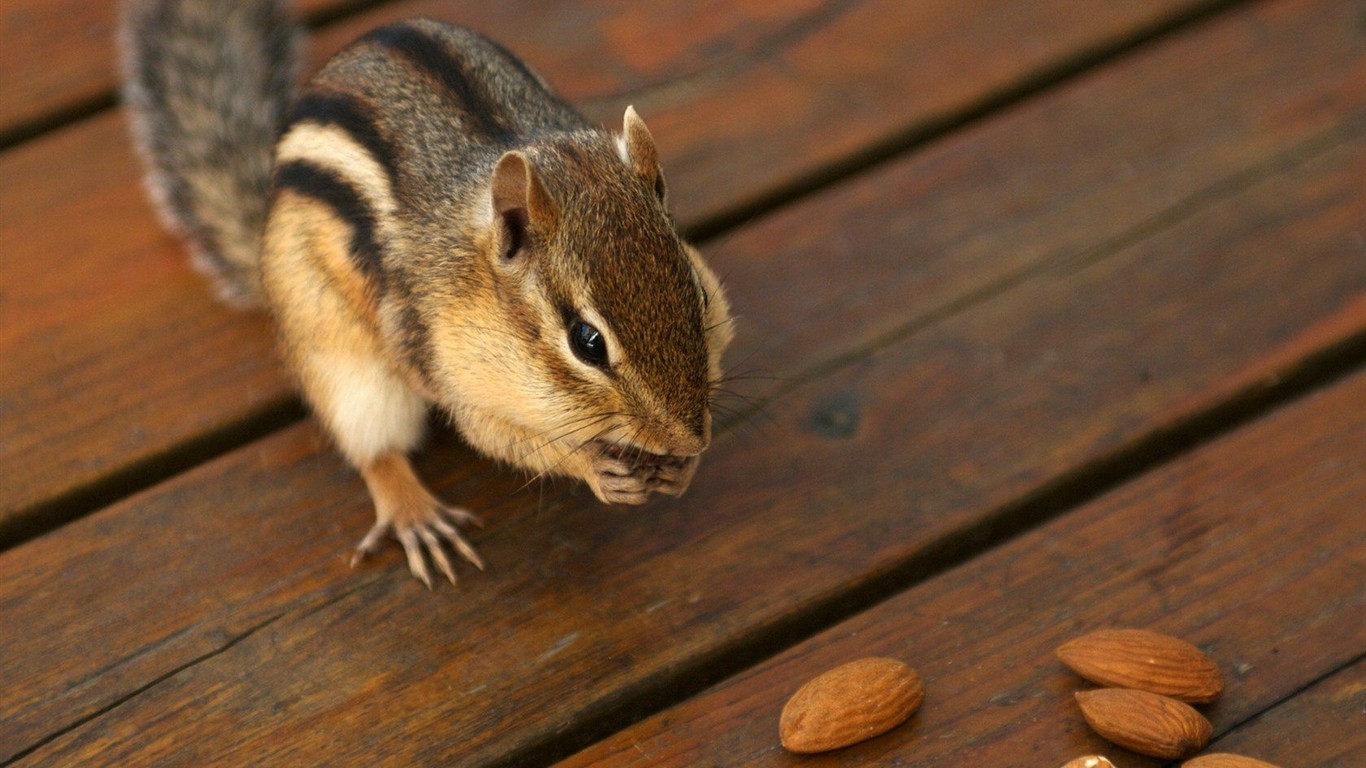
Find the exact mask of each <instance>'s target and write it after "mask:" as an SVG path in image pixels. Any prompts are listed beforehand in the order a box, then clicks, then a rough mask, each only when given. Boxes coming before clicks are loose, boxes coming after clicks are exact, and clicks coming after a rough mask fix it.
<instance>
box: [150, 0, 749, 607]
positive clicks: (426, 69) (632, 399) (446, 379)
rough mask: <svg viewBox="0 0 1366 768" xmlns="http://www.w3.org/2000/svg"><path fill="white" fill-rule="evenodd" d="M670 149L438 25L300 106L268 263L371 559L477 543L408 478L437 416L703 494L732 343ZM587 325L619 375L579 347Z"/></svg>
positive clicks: (380, 47) (487, 441)
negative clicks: (384, 543)
mask: <svg viewBox="0 0 1366 768" xmlns="http://www.w3.org/2000/svg"><path fill="white" fill-rule="evenodd" d="M210 1H211V0H182V3H183V4H185V5H193V4H197V3H206V2H210ZM144 33H146V31H145V30H144ZM182 98H185V97H184V96H182ZM658 157H659V155H658V151H657V149H656V148H655V144H654V139H653V137H652V136H651V135H650V133H649V130H648V129H647V128H646V127H645V124H644V122H643V121H641V120H640V118H639V116H637V115H636V114H635V112H634V111H633V110H630V109H628V110H627V113H626V117H625V120H624V124H623V133H622V134H621V135H620V136H615V135H613V134H609V133H607V132H605V131H602V130H599V129H595V128H592V127H590V126H589V125H588V124H587V123H586V121H585V120H584V119H583V118H582V117H580V116H579V115H578V114H577V113H576V112H574V111H573V110H572V109H571V108H570V107H568V106H567V105H566V104H565V103H564V102H563V101H561V100H560V99H559V98H558V97H556V96H554V95H553V94H551V93H550V92H549V91H548V90H547V88H546V86H545V84H544V81H542V80H541V79H540V78H539V77H537V76H536V75H535V74H534V73H532V72H531V71H530V70H529V69H527V67H526V66H525V65H524V64H522V63H521V62H520V61H518V60H517V59H515V58H514V57H512V56H511V54H508V53H507V52H506V51H504V50H503V49H502V48H500V47H498V46H497V45H496V44H494V43H492V42H490V41H488V40H486V39H485V38H482V37H480V36H479V35H477V34H475V33H472V32H470V31H468V30H464V29H460V28H458V27H453V26H449V25H445V24H440V23H438V22H433V21H427V20H417V21H411V22H404V23H401V24H396V25H391V26H389V27H384V28H382V29H379V30H376V31H375V32H372V33H370V34H368V35H366V36H365V37H363V38H361V39H360V40H359V41H357V42H356V43H355V44H353V45H352V46H350V47H348V48H347V49H346V50H344V51H343V52H341V53H340V54H338V55H337V56H336V57H334V58H333V59H332V61H331V62H329V63H328V65H327V66H326V67H324V68H323V70H322V71H321V72H320V73H319V74H318V75H317V76H315V77H314V78H313V80H312V81H310V82H309V83H308V84H307V85H306V86H305V87H304V89H303V90H302V91H301V92H300V94H299V97H298V98H297V100H296V101H295V106H294V107H293V109H292V111H291V113H290V117H289V119H288V120H287V122H286V125H285V128H284V131H283V133H282V136H281V139H280V141H279V143H278V145H277V147H276V150H275V162H274V180H273V183H272V191H271V195H270V205H269V213H268V217H267V219H266V224H265V229H264V233H263V238H262V240H261V243H262V246H263V247H262V248H261V249H260V258H259V266H258V267H257V269H259V281H260V284H261V286H262V287H263V289H264V295H265V296H266V298H267V301H268V304H269V306H270V307H271V309H272V311H273V313H274V315H275V317H276V320H277V324H278V327H279V332H280V338H281V344H282V347H283V349H284V353H285V359H286V361H287V363H288V364H289V367H290V368H291V370H293V371H294V372H295V373H296V374H297V376H298V379H299V382H300V385H301V388H302V390H303V392H304V395H305V397H306V398H307V400H308V401H309V403H310V404H311V405H312V406H313V408H314V410H315V411H316V412H317V413H318V415H319V417H320V419H321V420H322V422H323V423H324V424H325V425H326V426H327V428H328V430H329V431H330V432H331V433H332V434H333V436H334V437H335V438H336V442H337V444H338V446H339V447H340V449H341V450H342V452H343V453H344V454H346V456H347V457H348V458H349V459H350V460H351V461H352V462H353V463H354V464H355V465H356V466H357V467H359V468H360V469H361V471H362V473H363V474H364V475H365V477H366V479H367V482H369V484H370V487H371V491H372V494H373V495H374V496H375V500H376V505H377V520H378V522H377V523H376V527H375V529H373V530H372V531H371V534H370V535H368V536H367V537H366V539H365V540H364V541H363V542H362V545H361V551H362V552H365V551H369V550H371V549H372V548H373V547H374V546H375V544H376V540H377V538H378V536H379V535H380V534H382V533H385V532H392V533H393V534H394V535H395V536H396V537H397V538H399V539H400V541H401V542H402V543H403V544H404V546H405V549H408V550H409V557H410V563H413V562H414V560H413V558H414V557H415V554H414V549H415V548H416V549H418V550H422V549H425V550H426V551H427V553H428V556H429V557H432V558H433V559H434V560H435V559H436V557H437V553H436V552H434V551H432V547H433V546H435V545H434V544H433V543H432V539H435V540H436V541H437V542H438V543H439V542H440V541H446V542H450V543H452V544H453V545H454V546H456V547H457V548H460V549H461V551H462V553H465V552H466V550H467V549H468V545H467V544H465V543H464V541H463V539H461V538H460V537H459V536H458V534H455V533H454V531H453V529H451V528H450V526H449V524H448V523H447V522H445V521H447V519H448V518H460V519H465V517H462V516H465V515H466V513H463V512H460V511H458V510H451V509H447V508H444V507H442V506H441V505H440V504H439V502H437V501H436V500H435V499H434V497H432V496H431V495H430V494H429V493H427V492H426V491H425V489H423V488H422V487H421V484H420V483H419V481H418V480H417V479H416V476H415V475H413V473H412V471H411V468H410V467H409V465H408V463H407V458H406V454H407V453H408V452H409V451H411V450H413V449H415V448H416V447H417V445H418V443H419V442H420V440H421V437H422V431H423V425H424V423H425V410H426V407H427V405H428V404H435V405H437V406H438V407H440V408H441V409H442V410H444V411H445V412H446V413H448V414H449V415H450V417H451V419H452V420H453V421H454V423H455V424H456V425H457V426H458V427H459V428H460V430H461V432H462V433H463V434H464V435H465V437H466V438H467V439H468V440H469V441H470V443H471V444H472V445H474V446H475V447H476V448H478V449H479V450H481V451H483V452H484V453H486V454H488V455H490V456H492V457H495V458H497V459H500V460H503V461H506V462H509V463H511V464H514V465H517V466H520V467H523V468H525V469H527V470H529V471H531V472H534V473H538V474H540V473H547V474H559V475H568V476H572V477H578V478H582V479H583V480H584V481H586V482H587V483H588V484H589V486H590V487H591V488H592V489H593V491H594V493H595V494H596V495H597V496H598V497H599V498H601V499H602V500H604V501H608V502H624V503H640V502H643V501H644V500H645V499H646V498H647V497H648V496H649V494H651V493H655V492H659V493H670V494H677V493H682V492H683V490H685V489H686V487H687V485H688V483H689V482H690V480H691V478H692V475H693V472H694V471H695V469H696V466H697V455H698V454H700V453H701V452H702V450H704V449H705V448H706V446H707V444H708V442H709V441H710V427H711V421H710V408H709V405H710V396H711V390H712V386H713V382H714V381H716V380H717V379H718V377H719V375H720V358H721V354H722V351H723V350H724V349H725V347H726V346H727V344H728V343H729V342H730V338H731V334H732V328H731V322H730V315H729V309H728V306H727V303H726V300H725V296H724V294H723V292H722V289H721V286H720V284H719V282H718V281H717V279H716V276H715V275H714V274H713V273H712V272H711V270H709V269H708V268H707V266H706V264H705V263H704V262H703V260H702V258H701V256H700V255H699V254H698V253H697V251H696V250H694V249H693V248H692V247H691V246H689V245H687V244H686V243H685V242H684V241H683V240H682V239H681V238H680V236H679V234H678V232H677V230H676V229H675V226H674V224H673V221H672V218H671V217H670V216H669V214H668V211H667V208H666V206H665V199H666V198H665V186H664V176H663V172H662V170H661V169H660V168H659V161H658ZM579 321H583V322H587V323H589V324H590V325H592V326H594V327H595V328H596V329H597V330H598V331H599V332H600V335H601V338H602V339H605V341H606V349H607V355H608V357H607V362H606V364H605V365H599V364H597V363H591V362H585V361H584V360H582V359H580V357H579V354H578V353H575V352H574V351H573V349H572V345H571V344H570V341H569V333H570V330H571V329H572V328H574V327H575V325H574V324H575V323H577V322H579ZM414 542H416V544H413V543H414ZM438 549H439V547H438ZM470 554H472V551H470ZM443 556H444V555H443ZM467 556H468V555H467ZM421 560H422V558H421V557H417V561H421ZM438 564H439V565H440V563H438ZM444 570H446V569H445V568H443V571H444ZM414 572H415V573H418V575H419V576H423V575H424V574H423V573H419V569H418V568H417V566H416V565H414ZM448 575H451V574H449V573H448ZM424 580H425V578H424Z"/></svg>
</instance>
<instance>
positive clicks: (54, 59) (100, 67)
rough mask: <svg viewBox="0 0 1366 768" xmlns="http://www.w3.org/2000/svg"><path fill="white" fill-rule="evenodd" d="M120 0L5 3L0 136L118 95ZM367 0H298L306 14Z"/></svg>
mask: <svg viewBox="0 0 1366 768" xmlns="http://www.w3.org/2000/svg"><path fill="white" fill-rule="evenodd" d="M120 4H121V3H120V2H119V1H118V0H97V2H91V1H90V0H7V2H5V3H4V4H3V5H0V143H5V142H7V141H11V140H14V139H17V138H22V137H24V136H27V135H29V134H30V133H31V132H33V131H34V130H38V129H39V128H40V127H41V126H43V125H45V124H47V123H50V122H52V121H54V120H60V119H63V118H64V117H65V116H69V115H73V114H75V113H79V112H80V111H82V110H85V109H90V108H97V109H98V108H103V107H104V106H106V105H108V104H110V103H113V99H114V90H115V88H116V84H115V77H116V76H117V72H118V65H117V62H116V60H117V54H116V53H115V50H114V30H115V28H116V25H117V23H118V13H119V6H120ZM362 4H364V0H298V2H297V7H298V9H299V11H300V12H301V13H303V14H304V15H305V16H306V17H309V18H318V17H320V16H332V15H335V14H338V13H344V12H345V11H346V10H348V9H350V8H354V7H356V6H359V5H362Z"/></svg>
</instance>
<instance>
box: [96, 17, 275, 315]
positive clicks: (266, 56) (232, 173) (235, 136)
mask: <svg viewBox="0 0 1366 768" xmlns="http://www.w3.org/2000/svg"><path fill="white" fill-rule="evenodd" d="M299 37H300V35H299V31H298V27H297V26H296V24H295V23H294V21H292V19H291V17H290V14H289V8H288V2H287V1H286V0H131V1H130V2H129V3H128V4H127V5H126V6H125V8H124V13H123V19H122V22H121V25H120V44H121V48H122V54H123V83H124V85H123V96H124V101H125V103H126V104H127V106H128V112H129V115H130V122H131V125H132V131H133V137H134V142H135V143H136V144H137V146H138V149H139V150H140V152H141V153H142V156H143V159H144V160H145V161H146V163H147V166H148V174H147V187H148V189H149V191H150V193H151V196H152V199H153V201H154V202H155V203H156V205H157V207H158V208H159V209H160V212H161V214H162V217H163V219H164V220H165V221H166V224H167V226H168V227H170V228H171V229H172V230H173V231H175V232H176V233H177V234H179V235H180V236H181V237H183V238H184V239H185V240H186V242H187V243H188V245H189V247H190V251H191V253H192V254H193V256H194V260H195V263H196V265H197V266H199V267H201V268H203V269H204V270H205V271H207V272H209V273H210V274H211V275H213V277H214V278H215V281H216V282H217V284H218V287H219V293H220V296H221V297H222V298H223V299H224V300H226V301H228V302H229V303H233V304H238V305H250V304H253V303H256V302H257V300H258V299H259V297H260V291H261V289H260V285H259V282H260V281H259V276H258V268H257V265H258V261H259V253H260V241H261V236H262V233H263V231H264V228H265V222H266V211H267V206H268V204H269V200H268V195H269V187H270V173H271V156H272V152H273V148H274V145H275V140H276V139H277V138H278V134H279V132H280V130H281V127H282V125H283V122H284V115H285V110H286V109H287V107H288V104H289V98H290V93H291V90H292V88H293V83H294V79H295V72H296V68H297V59H298V53H297V52H298V48H299V45H298V40H299Z"/></svg>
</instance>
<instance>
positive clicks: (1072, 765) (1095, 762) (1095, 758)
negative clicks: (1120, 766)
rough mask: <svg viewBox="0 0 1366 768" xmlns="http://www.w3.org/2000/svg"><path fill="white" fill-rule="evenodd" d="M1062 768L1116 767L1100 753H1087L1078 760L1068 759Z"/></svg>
mask: <svg viewBox="0 0 1366 768" xmlns="http://www.w3.org/2000/svg"><path fill="white" fill-rule="evenodd" d="M1062 768H1115V764H1114V763H1112V762H1110V761H1109V760H1106V759H1105V758H1103V757H1101V756H1100V755H1087V756H1086V757H1079V758H1077V759H1076V760H1068V761H1067V763H1066V764H1065V765H1063V767H1062Z"/></svg>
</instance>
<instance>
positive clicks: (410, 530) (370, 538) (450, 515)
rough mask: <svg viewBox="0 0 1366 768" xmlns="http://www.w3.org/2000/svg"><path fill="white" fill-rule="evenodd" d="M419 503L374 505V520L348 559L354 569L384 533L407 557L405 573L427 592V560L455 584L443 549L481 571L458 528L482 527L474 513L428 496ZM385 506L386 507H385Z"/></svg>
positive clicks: (429, 579) (429, 577)
mask: <svg viewBox="0 0 1366 768" xmlns="http://www.w3.org/2000/svg"><path fill="white" fill-rule="evenodd" d="M421 501H422V502H423V503H421V504H408V505H405V506H403V507H401V508H399V509H394V508H393V507H392V506H390V505H377V506H376V512H375V517H376V521H375V524H374V526H373V527H371V528H370V532H369V533H367V534H365V538H363V539H361V540H360V544H358V545H356V552H355V554H354V555H352V557H351V567H352V568H354V567H356V565H357V564H358V563H360V561H361V560H364V559H365V557H366V556H367V555H373V554H374V553H375V552H376V551H378V549H379V546H380V542H381V541H382V540H383V539H384V536H385V534H392V535H393V537H394V538H395V539H396V540H397V541H398V543H400V544H402V545H403V551H404V552H405V553H406V554H407V555H408V570H410V571H412V572H413V575H414V576H416V577H417V578H418V579H421V581H422V583H423V584H426V585H427V589H431V588H432V575H431V572H430V570H429V569H428V568H427V559H428V558H430V559H431V561H432V562H433V563H435V564H436V567H437V568H439V569H441V572H442V573H443V574H445V575H446V578H447V579H449V580H450V582H451V583H452V584H454V583H455V582H456V578H455V568H454V567H452V566H451V561H450V558H449V557H448V556H447V554H446V547H448V546H449V547H451V548H453V549H454V550H455V551H456V552H459V553H460V556H461V557H463V558H465V559H466V560H468V561H470V562H471V563H473V564H474V567H476V568H478V569H479V570H481V571H482V570H484V561H483V560H481V559H480V558H479V553H477V552H475V551H474V547H472V546H470V543H469V542H468V541H465V537H464V536H461V535H460V531H459V530H458V529H457V528H456V526H457V525H468V524H473V525H477V526H479V527H483V523H482V522H480V520H479V518H478V517H476V516H475V515H474V514H473V513H471V512H468V511H466V510H463V509H459V508H457V507H448V506H446V505H444V504H442V503H441V502H439V501H437V500H436V499H434V498H431V497H430V496H428V497H427V498H426V499H424V500H421ZM386 507H387V508H386Z"/></svg>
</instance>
